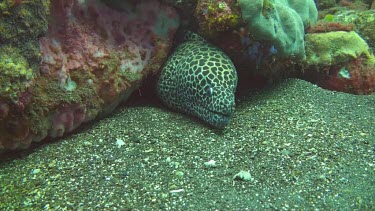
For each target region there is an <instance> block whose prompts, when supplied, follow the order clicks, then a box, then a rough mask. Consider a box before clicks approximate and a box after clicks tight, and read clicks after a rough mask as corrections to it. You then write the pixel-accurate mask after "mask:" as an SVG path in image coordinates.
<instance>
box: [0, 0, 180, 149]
mask: <svg viewBox="0 0 375 211" xmlns="http://www.w3.org/2000/svg"><path fill="white" fill-rule="evenodd" d="M51 4H52V5H51V17H50V21H49V27H48V32H47V34H46V36H44V37H42V38H40V47H41V50H42V61H41V65H40V70H39V71H38V73H37V77H35V78H33V80H31V81H30V82H29V85H28V88H27V89H25V90H20V91H19V92H18V93H17V97H16V98H15V99H9V98H6V97H3V96H0V134H1V136H0V149H1V150H4V149H16V148H26V147H28V146H29V145H30V143H31V142H33V141H36V142H38V141H41V140H43V139H45V138H46V137H52V138H55V137H61V136H62V135H64V134H66V133H68V132H71V131H73V130H74V129H76V128H77V127H78V126H80V125H81V124H82V123H84V122H87V121H90V120H93V119H94V118H96V117H97V116H100V115H104V114H106V113H108V112H110V111H112V110H113V108H115V107H116V106H117V105H118V103H119V102H121V101H122V100H124V99H127V97H128V96H129V95H130V94H131V93H132V91H133V90H135V89H137V88H138V87H139V86H140V84H141V83H142V81H143V79H144V77H145V76H146V75H149V74H152V73H155V72H157V71H158V70H159V68H160V66H161V64H162V63H163V62H164V60H165V59H166V55H167V53H168V52H169V49H170V46H171V41H172V39H173V36H174V32H175V30H176V29H177V27H178V25H179V21H178V20H179V18H178V14H177V13H176V12H175V10H174V9H173V8H171V7H169V6H165V5H162V4H160V3H159V2H158V1H142V2H141V3H128V4H126V5H125V6H124V8H127V9H126V10H123V11H121V10H118V9H112V8H110V7H108V6H107V5H104V4H102V3H101V2H100V1H97V0H86V1H79V0H66V1H63V0H55V1H52V3H51ZM9 80H10V79H9Z"/></svg>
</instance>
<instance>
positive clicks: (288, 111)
mask: <svg viewBox="0 0 375 211" xmlns="http://www.w3.org/2000/svg"><path fill="white" fill-rule="evenodd" d="M374 113H375V95H374V94H373V95H370V96H356V95H349V94H345V93H336V92H331V91H327V90H323V89H321V88H318V87H316V86H314V85H312V84H310V83H308V82H304V81H301V80H288V81H286V82H283V83H281V84H279V85H276V86H274V87H272V88H269V89H267V90H263V91H261V92H255V93H249V94H248V95H247V96H242V97H240V98H239V102H238V103H237V108H236V114H235V116H234V118H233V119H232V122H231V124H230V125H229V126H228V128H226V129H225V130H224V131H218V130H214V129H210V128H208V127H206V126H205V125H203V124H201V123H199V122H197V120H196V119H192V118H190V117H187V116H184V115H181V114H178V113H173V112H171V111H168V110H165V109H162V108H159V107H157V106H155V105H137V106H128V107H124V108H121V109H119V110H118V111H117V112H116V113H115V114H114V115H113V116H111V117H108V118H106V119H103V120H101V121H99V122H97V123H94V124H92V125H89V126H86V128H85V129H84V130H82V131H81V132H79V133H76V134H73V135H70V136H68V137H66V138H64V139H61V140H58V141H55V142H51V143H48V144H44V145H42V146H38V147H36V148H34V149H30V150H29V151H27V152H24V153H21V154H18V155H17V156H13V157H12V159H8V160H5V161H1V163H0V180H1V184H0V210H7V209H8V210H20V209H26V210H41V209H46V210H49V209H51V210H55V209H58V210H64V209H65V210H91V209H101V210H103V209H106V210H115V209H118V210H126V209H135V210H151V209H156V210H157V209H160V210H214V209H218V210H224V209H226V210H244V209H246V208H248V209H250V210H264V209H271V210H275V209H277V210H290V209H296V210H301V209H304V210H312V209H321V210H374V209H375V205H374V201H375V130H374V125H375V115H374ZM209 160H214V161H216V163H215V164H216V166H214V167H207V166H205V164H204V163H205V162H207V161H209ZM240 171H248V172H249V173H250V175H251V178H250V179H249V180H248V181H245V180H244V181H241V180H233V177H234V176H235V175H236V174H237V173H239V172H240Z"/></svg>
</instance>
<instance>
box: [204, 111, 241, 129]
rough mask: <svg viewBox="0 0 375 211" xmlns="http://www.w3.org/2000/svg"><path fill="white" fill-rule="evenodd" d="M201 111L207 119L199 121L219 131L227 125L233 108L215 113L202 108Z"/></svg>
mask: <svg viewBox="0 0 375 211" xmlns="http://www.w3.org/2000/svg"><path fill="white" fill-rule="evenodd" d="M202 110H204V111H205V112H206V114H207V115H206V116H207V117H208V118H201V119H202V120H203V121H204V122H206V123H207V124H209V125H211V126H214V127H216V128H220V129H223V128H224V127H225V126H227V125H228V124H229V120H230V119H231V117H232V116H233V114H234V107H232V108H227V109H226V110H225V111H217V110H214V109H209V108H207V107H202Z"/></svg>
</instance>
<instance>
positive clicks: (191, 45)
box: [157, 32, 238, 129]
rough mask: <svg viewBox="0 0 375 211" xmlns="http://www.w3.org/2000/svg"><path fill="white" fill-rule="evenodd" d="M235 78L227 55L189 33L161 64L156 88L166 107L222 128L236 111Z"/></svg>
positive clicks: (234, 71) (233, 69)
mask: <svg viewBox="0 0 375 211" xmlns="http://www.w3.org/2000/svg"><path fill="white" fill-rule="evenodd" d="M237 80H238V78H237V73H236V69H235V67H234V65H233V63H232V61H231V60H230V59H229V57H228V56H227V55H225V54H224V53H223V52H222V51H221V50H219V49H218V48H216V47H215V46H213V45H211V44H209V43H207V42H206V41H205V40H204V39H203V38H202V37H200V36H199V35H197V34H194V33H191V32H188V33H187V34H186V35H185V42H184V43H182V44H181V45H180V46H178V47H177V49H176V50H175V52H173V54H172V55H171V56H170V57H169V58H168V61H167V62H166V64H165V66H164V67H163V69H162V72H161V75H160V78H159V81H158V83H157V90H158V94H159V97H160V99H161V100H162V102H163V103H164V104H165V105H166V106H167V107H170V108H172V109H175V110H178V111H182V112H184V113H187V114H191V115H193V116H195V117H198V118H200V119H201V120H203V121H204V122H206V123H208V124H209V125H211V126H214V127H216V128H221V129H222V128H224V127H225V126H226V125H227V124H228V123H229V120H230V118H231V117H232V115H233V113H234V110H235V108H234V107H235V95H234V94H235V90H236V87H237Z"/></svg>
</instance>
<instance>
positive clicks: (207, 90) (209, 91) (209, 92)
mask: <svg viewBox="0 0 375 211" xmlns="http://www.w3.org/2000/svg"><path fill="white" fill-rule="evenodd" d="M204 91H205V94H206V95H207V96H209V97H211V96H212V94H213V93H214V88H212V87H211V86H206V87H205V88H204Z"/></svg>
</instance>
